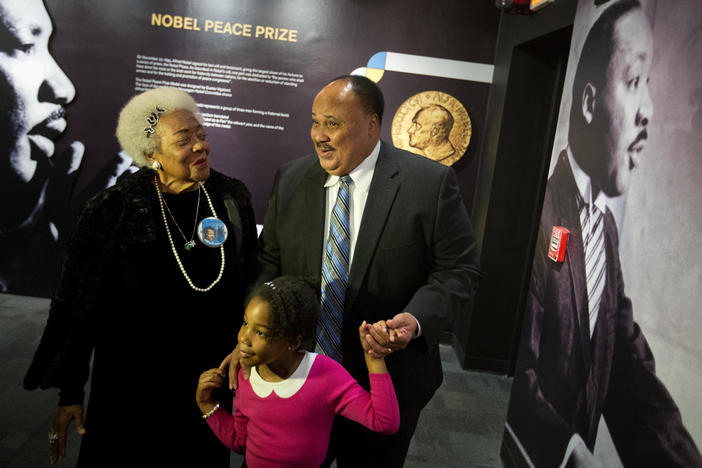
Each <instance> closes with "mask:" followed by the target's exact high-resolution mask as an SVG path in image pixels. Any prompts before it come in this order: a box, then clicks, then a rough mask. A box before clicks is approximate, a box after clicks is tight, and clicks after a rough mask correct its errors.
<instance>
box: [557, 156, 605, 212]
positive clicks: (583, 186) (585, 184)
mask: <svg viewBox="0 0 702 468" xmlns="http://www.w3.org/2000/svg"><path fill="white" fill-rule="evenodd" d="M566 152H567V153H568V162H569V163H570V168H571V170H572V171H573V178H574V179H575V185H576V186H577V187H578V192H580V196H581V197H583V201H584V202H585V203H587V204H588V206H592V203H593V200H592V180H591V179H590V176H589V175H587V173H586V172H585V171H584V170H583V169H582V168H581V167H580V166H578V163H577V162H576V161H575V157H574V156H573V152H572V151H571V149H570V146H568V147H567V148H566ZM594 203H595V206H596V207H597V208H598V209H599V210H600V211H601V212H602V213H604V212H605V211H606V208H607V199H606V198H605V196H604V194H603V193H602V191H600V193H598V194H597V198H596V199H595V200H594Z"/></svg>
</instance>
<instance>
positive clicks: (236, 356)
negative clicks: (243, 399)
mask: <svg viewBox="0 0 702 468" xmlns="http://www.w3.org/2000/svg"><path fill="white" fill-rule="evenodd" d="M227 366H229V373H228V375H229V390H236V388H237V387H238V386H239V380H238V379H237V376H238V375H239V369H241V373H242V374H244V379H246V380H249V374H250V373H251V368H250V367H249V366H247V365H246V364H244V363H242V362H241V353H240V352H239V345H238V344H237V345H236V348H234V351H232V352H231V353H229V354H228V355H227V357H225V358H224V360H223V361H222V363H221V364H220V365H219V368H220V369H221V370H222V371H225V372H226V370H227Z"/></svg>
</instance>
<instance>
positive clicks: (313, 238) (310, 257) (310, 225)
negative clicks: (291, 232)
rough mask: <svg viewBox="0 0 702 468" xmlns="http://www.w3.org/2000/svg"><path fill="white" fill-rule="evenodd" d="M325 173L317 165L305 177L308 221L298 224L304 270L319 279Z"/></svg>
mask: <svg viewBox="0 0 702 468" xmlns="http://www.w3.org/2000/svg"><path fill="white" fill-rule="evenodd" d="M326 180H327V173H326V172H325V171H324V169H322V167H321V166H320V165H319V164H313V165H312V167H311V168H310V170H309V171H307V174H306V175H305V182H304V183H303V184H302V185H303V186H304V193H305V196H304V199H305V210H306V212H307V216H308V217H309V220H308V221H307V222H300V223H299V224H298V227H299V229H300V230H301V231H303V232H302V238H303V239H304V241H303V242H304V248H305V255H304V258H305V262H306V265H305V270H306V271H308V272H311V273H312V274H313V275H315V277H316V278H320V277H321V269H322V250H323V245H322V244H323V243H324V210H325V207H326V196H325V195H326V192H325V190H324V182H325V181H326Z"/></svg>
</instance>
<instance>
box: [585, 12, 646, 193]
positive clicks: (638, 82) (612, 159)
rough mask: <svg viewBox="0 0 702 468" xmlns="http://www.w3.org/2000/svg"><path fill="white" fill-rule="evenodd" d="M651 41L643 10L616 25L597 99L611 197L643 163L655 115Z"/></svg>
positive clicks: (606, 188)
mask: <svg viewBox="0 0 702 468" xmlns="http://www.w3.org/2000/svg"><path fill="white" fill-rule="evenodd" d="M652 55H653V41H652V37H651V29H650V26H649V25H648V20H647V19H646V17H645V16H644V13H643V11H642V10H641V9H640V8H637V9H634V10H632V11H631V12H629V13H627V14H625V15H624V16H622V17H621V18H620V19H619V20H618V21H617V23H616V24H615V27H614V31H613V37H612V56H611V58H610V62H609V66H608V67H607V78H606V82H605V85H604V88H603V89H602V90H600V92H599V93H597V94H596V97H595V102H596V104H595V112H594V116H595V117H594V118H595V119H596V120H595V122H596V123H597V124H598V125H597V128H598V129H599V130H600V131H602V138H603V144H604V148H603V150H604V160H603V161H602V170H603V173H602V174H600V177H601V179H602V180H601V184H602V190H603V191H604V192H605V193H606V194H607V195H608V196H617V195H621V194H623V193H625V192H626V190H627V189H628V187H629V183H630V178H631V174H632V172H633V170H634V169H635V168H636V167H637V166H638V165H639V163H640V159H641V156H642V154H643V152H644V149H645V147H646V142H647V139H648V132H647V127H648V124H649V123H650V120H651V117H652V115H653V103H652V101H651V94H650V91H649V71H650V68H651V60H652Z"/></svg>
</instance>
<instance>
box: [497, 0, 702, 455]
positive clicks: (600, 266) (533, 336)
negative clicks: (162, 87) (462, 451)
mask: <svg viewBox="0 0 702 468" xmlns="http://www.w3.org/2000/svg"><path fill="white" fill-rule="evenodd" d="M652 51H653V47H652V36H651V31H650V27H649V24H648V21H647V19H646V17H645V15H644V13H643V11H642V9H641V6H640V4H639V3H638V1H630V0H624V1H620V2H616V3H614V4H613V5H611V6H609V7H607V10H605V11H604V12H603V13H602V15H601V16H600V17H599V18H598V20H597V21H596V22H595V24H594V25H593V27H592V29H591V30H590V32H589V33H588V36H587V38H586V40H585V43H584V45H583V50H582V54H581V58H580V61H579V63H578V68H577V71H576V74H575V79H574V84H573V99H572V103H573V104H572V108H571V114H570V126H569V134H568V148H567V149H566V150H564V151H563V152H562V153H561V154H560V155H559V158H558V161H557V164H556V166H555V169H554V172H553V175H552V176H551V177H550V179H549V181H548V185H547V188H546V196H545V199H544V206H543V212H542V218H541V226H540V231H539V237H538V242H537V245H536V252H535V257H534V265H533V270H532V277H531V285H530V289H529V293H528V297H527V305H526V315H525V319H524V325H523V329H522V340H521V343H520V354H519V358H518V363H517V369H516V372H515V376H514V384H513V388H512V397H511V400H510V407H509V410H508V417H507V423H506V434H505V445H504V450H505V451H506V452H507V453H508V455H509V457H508V465H509V466H511V465H513V464H514V465H517V466H521V465H523V464H524V465H529V466H539V467H550V466H564V465H568V466H600V465H599V463H600V462H599V461H598V460H597V459H596V458H595V457H594V455H593V449H594V445H595V439H596V436H597V429H598V424H599V421H600V417H601V416H603V417H604V419H605V421H606V423H607V426H608V428H609V431H610V433H611V435H612V440H613V441H614V444H615V447H616V449H617V451H618V453H619V456H620V458H621V460H622V462H623V463H624V464H625V465H626V466H700V465H702V459H701V458H700V455H699V452H698V450H697V448H696V446H695V444H694V442H693V441H692V439H691V437H690V435H689V434H688V432H687V430H686V429H685V427H684V426H683V424H682V419H681V416H680V413H679V411H678V408H677V406H676V405H675V402H674V401H673V399H672V397H671V396H670V395H669V394H668V392H667V390H666V389H665V387H664V385H663V384H662V383H661V382H660V380H658V378H657V377H656V374H655V365H654V359H653V355H652V353H651V350H650V348H649V346H648V344H647V342H646V339H645V338H644V336H643V333H642V332H641V329H640V328H639V326H638V325H637V324H636V322H634V319H633V314H632V304H631V301H630V300H629V298H628V297H627V296H626V295H625V293H624V282H623V279H622V271H621V265H620V262H619V241H618V235H617V227H616V224H615V220H614V217H613V216H612V213H611V212H610V210H609V209H608V208H607V206H606V200H605V195H606V196H608V197H617V196H619V195H622V194H623V193H625V192H626V190H627V188H628V186H629V180H630V176H631V172H632V171H633V169H634V168H635V167H636V166H637V165H638V163H639V157H640V154H641V152H642V150H643V149H644V146H645V142H646V138H647V130H646V129H647V126H648V123H649V120H650V118H651V116H652V111H653V109H652V101H651V97H650V94H649V90H648V72H649V68H650V64H651V54H652ZM554 226H564V227H566V228H567V229H568V230H569V231H570V235H569V237H568V242H567V244H568V245H567V249H566V256H565V260H564V261H563V263H557V262H554V261H552V260H551V259H550V258H548V256H547V253H548V248H549V244H550V240H551V239H550V238H551V230H552V228H553V227H554ZM504 453H505V452H503V455H504ZM503 458H504V456H503Z"/></svg>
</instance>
